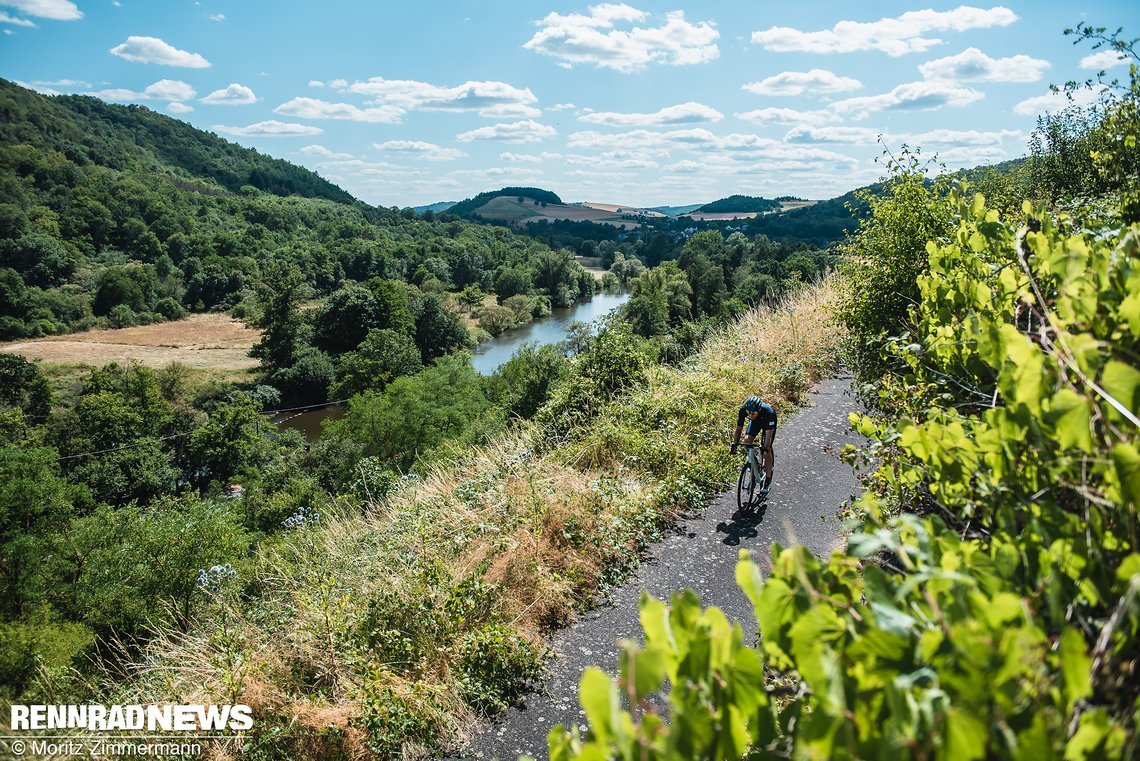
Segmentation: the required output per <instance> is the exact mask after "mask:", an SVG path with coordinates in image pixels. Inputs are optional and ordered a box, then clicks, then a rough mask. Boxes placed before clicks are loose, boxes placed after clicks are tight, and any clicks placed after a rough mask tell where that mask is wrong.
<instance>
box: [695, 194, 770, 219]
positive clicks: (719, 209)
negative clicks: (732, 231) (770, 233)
mask: <svg viewBox="0 0 1140 761" xmlns="http://www.w3.org/2000/svg"><path fill="white" fill-rule="evenodd" d="M779 208H780V202H779V201H773V200H771V199H769V198H760V197H757V196H741V195H735V196H729V197H728V198H721V199H720V200H718V201H713V202H712V203H707V204H705V205H704V206H702V207H700V208H699V209H697V211H698V212H701V213H704V214H731V213H733V212H737V213H742V212H743V213H748V212H764V211H775V210H776V209H779Z"/></svg>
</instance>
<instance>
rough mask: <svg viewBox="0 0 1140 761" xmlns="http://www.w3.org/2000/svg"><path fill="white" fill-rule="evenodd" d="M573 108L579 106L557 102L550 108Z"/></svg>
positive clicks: (553, 109)
mask: <svg viewBox="0 0 1140 761" xmlns="http://www.w3.org/2000/svg"><path fill="white" fill-rule="evenodd" d="M573 108H577V106H575V105H574V104H573V103H555V104H554V105H553V106H551V107H550V110H551V111H568V110H570V109H573Z"/></svg>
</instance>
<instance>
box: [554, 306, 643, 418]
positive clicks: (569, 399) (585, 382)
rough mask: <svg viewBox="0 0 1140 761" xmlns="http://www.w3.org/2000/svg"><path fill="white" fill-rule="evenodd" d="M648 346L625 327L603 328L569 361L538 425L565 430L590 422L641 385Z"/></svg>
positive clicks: (618, 325)
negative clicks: (563, 379) (565, 375)
mask: <svg viewBox="0 0 1140 761" xmlns="http://www.w3.org/2000/svg"><path fill="white" fill-rule="evenodd" d="M648 369H649V347H648V346H647V345H646V343H645V342H644V341H643V340H642V339H641V338H639V337H638V336H635V335H634V334H633V333H632V332H631V331H630V328H629V326H628V325H627V324H614V325H608V326H606V327H604V328H603V329H602V330H601V331H600V332H599V333H598V335H597V336H596V337H595V338H593V339H592V340H591V341H590V343H589V345H588V347H587V348H586V350H585V351H583V352H581V353H580V354H578V355H577V356H576V357H574V359H573V360H572V361H571V364H570V375H569V378H568V379H567V381H566V382H565V383H563V384H562V385H560V386H558V387H557V389H556V390H555V393H554V394H553V395H552V396H551V398H550V401H549V402H548V403H547V404H546V406H545V407H543V408H542V409H541V410H540V412H539V415H538V419H539V421H540V422H542V423H544V424H549V425H551V426H553V427H554V429H555V430H557V431H568V430H570V429H571V428H574V427H576V426H579V425H581V424H582V423H583V422H584V421H586V420H589V419H591V418H592V417H593V416H594V414H595V413H596V412H597V410H599V409H601V408H602V407H603V406H605V405H606V404H607V403H608V402H609V401H610V400H612V399H613V398H614V397H615V396H617V395H618V394H620V393H621V392H622V391H624V390H626V389H628V388H631V387H633V386H636V385H637V384H640V383H644V382H645V379H646V377H647V373H648Z"/></svg>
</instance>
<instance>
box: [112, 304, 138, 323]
mask: <svg viewBox="0 0 1140 761" xmlns="http://www.w3.org/2000/svg"><path fill="white" fill-rule="evenodd" d="M107 319H108V321H109V322H110V323H111V327H113V328H129V327H132V326H134V325H138V324H139V316H138V315H137V314H135V311H134V310H133V309H131V308H130V307H129V306H127V305H126V304H118V305H116V306H114V307H112V308H111V313H110V314H109V315H107Z"/></svg>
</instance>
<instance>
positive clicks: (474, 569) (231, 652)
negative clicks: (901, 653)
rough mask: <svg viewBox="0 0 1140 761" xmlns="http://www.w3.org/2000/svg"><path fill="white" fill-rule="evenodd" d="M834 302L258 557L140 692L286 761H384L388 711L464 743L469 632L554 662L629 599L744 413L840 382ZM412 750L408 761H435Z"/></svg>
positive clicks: (720, 462) (721, 460)
mask: <svg viewBox="0 0 1140 761" xmlns="http://www.w3.org/2000/svg"><path fill="white" fill-rule="evenodd" d="M835 299H836V286H835V284H834V283H832V282H823V283H820V284H817V285H813V286H809V287H805V288H804V289H803V290H802V291H801V292H799V293H797V294H795V295H794V296H791V297H788V298H787V299H785V300H784V301H782V302H781V303H780V304H777V305H775V306H773V307H771V308H767V309H760V310H755V311H752V312H749V313H748V314H746V315H744V316H743V317H742V318H741V319H740V320H739V321H737V322H736V323H734V324H732V325H730V326H727V327H726V328H724V329H722V330H720V331H719V332H717V333H716V334H715V335H713V336H711V337H709V339H708V340H707V341H706V343H705V344H704V346H703V348H702V349H701V351H700V352H699V353H697V354H696V355H694V356H692V357H690V358H689V359H687V360H686V361H685V362H684V363H682V365H681V366H679V367H655V368H653V370H652V371H651V373H650V375H649V379H648V382H647V383H646V384H645V385H644V386H643V387H640V388H637V389H634V390H632V391H630V392H628V393H627V394H625V395H624V396H622V397H620V398H619V399H617V400H616V401H615V402H614V403H612V404H610V405H609V406H607V407H606V408H605V409H604V410H603V412H602V414H600V415H599V416H597V418H596V419H595V420H594V421H593V423H592V424H591V425H590V426H589V427H588V428H587V429H585V430H577V431H574V432H573V433H572V436H571V437H570V440H568V441H562V442H558V443H553V442H551V441H550V440H549V439H548V438H547V436H546V432H545V431H543V430H541V429H540V428H538V427H536V426H534V425H530V424H520V425H517V426H514V427H512V429H511V430H510V431H509V432H508V433H507V434H505V435H503V436H502V437H500V438H499V439H498V440H497V441H495V442H494V443H493V444H490V445H487V446H483V447H478V448H472V449H468V450H466V451H457V452H454V453H453V455H452V456H451V457H449V458H446V459H442V460H440V461H438V462H437V464H436V465H434V466H433V467H432V468H431V470H430V471H429V472H427V473H426V474H424V475H423V477H422V478H421V479H420V480H418V481H415V482H411V483H410V484H409V485H407V486H406V487H405V488H403V489H401V490H400V491H398V492H397V493H396V494H394V495H392V496H391V497H390V498H388V499H385V500H381V501H373V502H370V503H365V504H360V503H359V502H357V501H355V500H353V499H348V498H342V499H340V500H338V502H337V507H335V508H334V509H333V510H332V511H331V512H330V513H329V514H326V516H325V519H324V520H323V522H322V524H321V525H320V526H319V527H316V528H310V529H306V530H303V531H300V532H296V533H293V534H290V535H288V536H286V537H284V538H282V539H278V540H274V541H271V542H269V543H267V544H266V545H265V546H264V547H262V548H261V550H260V552H259V556H258V558H257V563H256V568H255V577H254V578H253V579H249V580H246V584H245V585H244V590H243V591H244V594H239V593H238V592H237V590H234V591H232V592H231V593H229V594H223V595H221V596H220V597H219V598H218V599H217V600H216V602H215V605H214V611H213V613H212V615H211V616H209V617H208V618H206V619H205V620H203V621H202V622H201V623H200V624H199V625H198V626H197V628H195V629H194V630H193V631H192V632H191V633H189V634H188V635H183V634H178V633H174V632H168V633H165V634H162V635H161V636H159V637H157V638H156V639H155V640H154V641H153V642H152V644H151V646H150V648H149V651H148V652H147V654H146V658H145V660H144V661H143V662H142V663H140V664H139V665H138V666H137V668H136V674H137V677H136V678H135V679H134V680H133V682H132V684H131V686H130V690H131V692H132V693H133V694H134V695H135V696H136V698H138V699H142V700H143V701H145V702H150V701H153V700H155V699H156V697H158V696H161V697H162V698H164V699H168V700H178V701H181V702H197V701H215V702H222V701H224V702H246V703H249V704H250V705H252V706H253V707H254V709H255V716H256V717H257V720H258V722H259V726H260V727H264V726H265V725H266V724H272V725H274V726H276V727H279V728H280V727H283V728H284V729H283V730H281V731H282V732H284V733H286V736H287V737H289V738H290V739H289V743H290V744H289V746H288V749H287V751H286V755H288V754H293V755H298V754H299V755H302V756H305V757H312V758H317V757H330V758H332V757H339V756H348V757H353V758H364V757H368V756H369V755H370V751H369V750H368V743H369V741H370V736H369V731H371V732H372V735H371V737H372V738H373V739H374V738H375V736H376V735H375V733H376V731H377V730H376V726H377V725H376V723H375V722H373V723H372V724H369V717H373V718H375V716H376V714H377V713H378V712H379V713H380V714H382V715H383V716H390V715H391V713H390V712H389V713H384V709H383V707H382V706H381V707H378V704H377V702H376V700H377V699H376V698H375V696H376V695H377V694H382V695H384V696H386V697H385V698H384V700H387V701H389V702H391V703H393V704H395V705H401V706H402V705H405V704H407V705H409V706H412V708H411V709H409V710H412V711H414V712H416V715H417V716H419V717H420V718H421V719H422V720H423V722H424V724H423V726H426V727H429V728H430V730H431V731H432V732H434V733H436V735H437V736H447V737H451V738H456V737H460V736H461V735H462V733H463V730H464V728H465V727H468V726H470V723H471V719H472V709H470V708H469V707H468V705H467V704H466V703H465V701H464V700H463V699H461V697H459V695H460V690H459V689H457V684H459V681H460V680H461V678H462V675H461V674H459V673H458V671H457V669H459V665H458V664H457V661H458V659H459V656H458V655H457V653H460V652H465V651H464V650H463V648H465V647H467V648H469V647H470V643H471V642H472V640H471V637H472V636H473V635H472V632H476V631H483V630H485V629H480V627H486V626H488V625H490V624H496V623H497V624H506V625H509V627H511V628H512V629H513V630H514V631H515V632H517V633H518V635H519V636H521V637H522V638H524V639H525V640H526V641H528V642H531V643H534V644H535V645H538V646H541V643H542V641H543V638H544V636H545V635H547V634H548V633H549V632H550V631H551V630H552V629H553V628H555V627H557V626H559V625H562V624H564V623H565V622H567V621H568V620H569V619H570V618H571V617H572V616H573V614H574V611H576V610H578V609H581V608H582V607H583V606H584V605H586V604H588V603H589V602H590V600H591V599H593V598H594V597H595V596H596V595H597V594H598V593H599V591H601V590H602V589H604V587H605V586H606V585H608V584H613V583H617V582H619V581H620V580H621V579H622V578H623V577H624V575H625V574H627V573H628V572H629V571H630V570H632V568H633V567H635V566H636V564H637V562H638V560H639V558H640V556H641V554H642V552H643V551H644V549H645V548H646V547H647V546H648V544H649V543H650V542H652V541H653V540H654V539H655V538H657V537H658V536H659V535H660V531H661V530H662V529H663V528H664V527H665V526H666V525H668V524H669V523H670V522H671V521H673V520H675V518H676V517H677V515H678V514H679V513H681V512H684V511H685V510H690V509H695V508H699V507H700V506H701V504H703V501H704V499H705V498H706V497H707V495H708V494H709V493H710V492H711V491H715V490H716V489H717V488H718V487H719V486H723V485H724V483H725V481H726V480H727V477H728V474H729V466H730V461H729V459H728V457H727V452H726V450H727V448H726V446H725V442H726V440H727V437H728V435H729V433H730V431H731V428H732V427H733V426H734V425H735V413H736V407H737V406H738V405H739V403H740V401H741V400H742V399H743V398H744V397H746V396H748V395H749V394H753V393H758V394H760V395H761V396H763V397H764V398H765V399H768V400H771V401H773V402H774V403H775V404H776V405H777V406H778V407H780V408H783V409H788V408H790V407H791V406H793V405H795V404H798V403H799V402H800V401H801V400H802V398H803V394H804V393H805V392H806V390H807V389H808V387H810V385H811V384H812V383H814V382H815V381H816V380H818V378H819V377H820V375H821V374H823V373H826V372H828V370H829V369H831V368H832V367H834V364H835V356H836V351H837V346H838V339H839V329H838V328H837V327H836V325H835V324H834V322H833V321H832V318H831V315H832V313H833V304H834V302H835ZM471 589H474V590H475V591H474V592H470V591H464V590H471ZM457 590H458V591H457ZM441 610H442V611H450V612H447V613H446V615H447V616H450V618H438V616H440V615H441V614H440V611H441ZM456 611H458V612H456ZM405 614H407V615H405ZM433 617H435V618H433ZM456 619H459V620H456ZM378 620H379V621H383V622H389V623H382V624H381V625H379V629H383V626H386V625H389V624H390V623H391V622H392V621H396V622H397V623H396V624H391V625H392V626H395V627H396V628H399V627H403V628H404V630H406V632H405V633H407V632H411V633H412V634H409V635H408V636H412V635H413V634H414V637H413V639H414V638H415V637H418V638H420V639H422V640H424V642H425V643H426V644H425V646H424V647H425V649H424V651H423V652H420V651H418V650H417V651H416V655H415V657H414V658H412V659H410V660H409V659H408V657H407V653H406V652H405V650H400V649H399V648H396V649H395V650H386V649H385V648H383V647H377V646H375V645H369V644H367V642H368V638H369V636H371V635H370V634H369V632H373V631H375V630H376V628H377V627H376V625H374V624H375V622H376V621H378ZM417 620H431V621H442V624H440V626H438V627H436V628H437V629H441V630H442V631H440V632H438V633H437V634H436V635H433V634H432V633H430V632H426V633H425V632H421V631H419V629H420V628H421V627H419V626H418V624H417ZM385 631H386V630H385ZM383 636H384V637H388V635H387V634H386V633H384V635H383ZM401 636H403V635H402V634H401ZM399 641H403V640H399ZM384 642H390V638H388V639H384ZM415 642H417V643H418V642H419V639H416V640H415ZM417 646H418V645H417ZM401 710H402V709H401ZM383 716H382V717H383ZM401 716H402V714H401ZM377 721H379V720H377ZM416 726H420V725H416ZM368 727H371V730H368V729H367V728H368ZM416 739H417V738H416V737H414V736H413V737H411V740H412V741H411V742H408V743H406V744H405V745H404V747H403V750H402V751H401V752H402V753H403V754H404V755H405V756H406V757H416V756H417V755H419V754H421V753H427V752H428V751H427V750H425V747H424V746H422V745H418V744H417V743H416V742H415V740H416ZM269 755H272V754H271V753H270V754H269Z"/></svg>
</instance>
